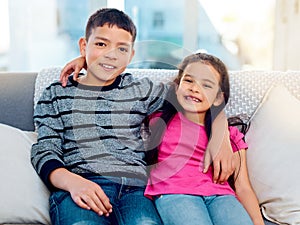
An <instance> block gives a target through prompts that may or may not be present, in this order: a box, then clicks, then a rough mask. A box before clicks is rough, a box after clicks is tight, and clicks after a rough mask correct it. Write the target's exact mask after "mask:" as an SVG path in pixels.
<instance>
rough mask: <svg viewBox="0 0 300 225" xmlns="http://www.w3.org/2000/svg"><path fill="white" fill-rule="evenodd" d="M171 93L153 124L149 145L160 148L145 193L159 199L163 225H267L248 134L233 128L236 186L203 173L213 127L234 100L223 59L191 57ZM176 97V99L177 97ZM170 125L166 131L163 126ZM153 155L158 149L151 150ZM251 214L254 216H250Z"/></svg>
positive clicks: (152, 121) (180, 72)
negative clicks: (251, 168) (250, 164)
mask: <svg viewBox="0 0 300 225" xmlns="http://www.w3.org/2000/svg"><path fill="white" fill-rule="evenodd" d="M175 84H176V85H177V86H176V87H175V89H173V91H172V89H171V90H170V96H169V97H170V98H169V103H168V104H166V105H165V107H164V110H162V112H161V113H160V114H156V115H154V116H152V119H151V120H150V128H151V131H152V132H151V133H152V134H153V135H152V137H151V140H152V141H150V143H151V144H153V143H157V139H159V143H160V144H159V146H158V147H157V149H158V151H154V152H156V153H157V157H155V156H153V155H152V157H151V159H153V158H154V159H156V160H157V162H156V163H153V161H152V163H153V168H152V170H151V172H150V178H149V183H148V186H147V188H146V192H145V195H146V196H148V197H150V198H152V199H154V202H155V205H156V207H157V210H158V212H159V214H160V216H161V218H162V220H163V223H164V224H178V225H182V224H189V225H193V224H195V225H199V224H203V225H210V224H211V225H212V224H214V225H219V224H220V225H221V224H222V225H224V224H230V225H235V224H236V225H241V224H243V225H247V224H255V225H263V224H264V222H263V218H262V216H261V213H260V209H259V205H258V201H257V198H256V196H255V194H254V191H253V189H252V187H251V184H250V181H249V178H248V172H247V166H246V149H247V145H246V143H245V142H244V141H243V137H244V136H243V134H242V133H241V132H240V131H239V130H238V129H237V127H234V126H230V125H231V122H230V121H232V120H230V121H229V134H230V140H231V145H232V148H233V150H234V160H235V161H237V163H236V165H238V166H236V169H235V172H234V175H233V178H234V179H233V188H231V186H230V185H229V183H228V182H225V183H223V184H217V183H214V182H213V181H212V176H213V171H212V168H210V170H209V171H208V173H203V172H202V171H201V170H200V169H199V164H201V163H202V161H203V157H204V153H205V149H206V146H207V143H208V139H209V137H210V134H211V124H212V121H213V120H214V118H215V117H216V116H217V115H218V113H219V112H220V111H222V110H223V109H224V106H225V104H226V103H227V102H228V98H229V78H228V71H227V69H226V67H225V65H224V64H223V62H221V61H220V60H219V59H218V58H216V57H214V56H212V55H208V54H204V53H198V54H193V55H190V56H188V57H186V58H185V59H184V60H183V62H182V64H181V66H180V68H179V73H178V76H177V77H176V79H175ZM172 94H173V95H174V96H172ZM162 121H163V122H164V124H167V125H166V127H165V129H163V128H162V123H161V122H162ZM151 152H152V153H153V151H151ZM249 216H250V217H249Z"/></svg>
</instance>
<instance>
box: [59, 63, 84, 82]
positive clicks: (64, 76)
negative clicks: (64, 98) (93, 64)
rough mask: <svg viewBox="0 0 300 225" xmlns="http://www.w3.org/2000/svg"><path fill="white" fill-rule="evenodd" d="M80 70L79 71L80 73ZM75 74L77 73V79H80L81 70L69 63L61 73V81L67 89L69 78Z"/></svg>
mask: <svg viewBox="0 0 300 225" xmlns="http://www.w3.org/2000/svg"><path fill="white" fill-rule="evenodd" d="M78 70H79V71H78ZM73 72H74V74H75V73H76V77H78V74H79V72H80V69H79V68H78V67H77V66H76V65H73V63H68V64H67V65H66V66H65V67H64V68H63V69H62V71H61V72H60V77H59V80H60V82H61V83H62V86H63V87H65V86H66V85H67V82H68V77H69V76H70V75H71V74H72V73H73Z"/></svg>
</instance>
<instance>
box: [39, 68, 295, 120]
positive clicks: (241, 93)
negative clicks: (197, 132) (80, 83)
mask: <svg viewBox="0 0 300 225" xmlns="http://www.w3.org/2000/svg"><path fill="white" fill-rule="evenodd" d="M60 70H61V69H60V68H58V67H55V68H46V69H44V70H42V71H41V72H40V73H39V74H38V77H37V81H36V90H35V97H34V102H35V103H36V102H37V100H38V98H39V97H40V94H41V92H42V90H43V89H44V88H45V87H46V86H47V85H49V84H50V83H51V82H52V81H54V80H57V79H58V78H59V73H60ZM126 72H130V73H132V74H133V75H135V76H137V77H149V78H150V79H152V80H153V81H157V82H160V81H162V82H168V81H172V80H173V79H174V77H175V76H176V74H177V70H166V69H127V70H126ZM229 76H230V87H231V89H230V92H231V94H230V99H229V102H228V104H227V106H226V113H227V115H228V116H235V115H239V116H240V117H241V118H242V119H243V120H244V121H246V122H247V121H248V120H249V119H250V118H251V116H252V115H253V113H254V112H255V110H256V108H257V107H258V105H259V103H260V102H261V101H262V99H263V97H264V95H265V94H266V93H267V91H268V90H269V89H270V87H271V86H272V85H275V84H278V83H280V84H284V85H285V86H286V87H287V89H288V90H289V91H290V92H291V93H292V94H293V95H294V96H296V97H297V98H298V99H299V100H300V71H288V72H280V71H258V70H243V71H230V72H229Z"/></svg>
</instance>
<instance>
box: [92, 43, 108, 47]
mask: <svg viewBox="0 0 300 225" xmlns="http://www.w3.org/2000/svg"><path fill="white" fill-rule="evenodd" d="M95 45H97V46H99V47H104V46H106V45H105V43H104V42H96V43H95Z"/></svg>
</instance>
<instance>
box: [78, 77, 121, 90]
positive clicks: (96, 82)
mask: <svg viewBox="0 0 300 225" xmlns="http://www.w3.org/2000/svg"><path fill="white" fill-rule="evenodd" d="M115 80H116V78H115V79H113V80H109V81H103V80H100V79H90V78H89V76H88V75H87V74H86V75H83V76H80V77H79V78H78V79H77V82H78V83H80V84H82V85H86V86H99V87H104V86H109V85H111V84H112V83H114V81H115Z"/></svg>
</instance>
